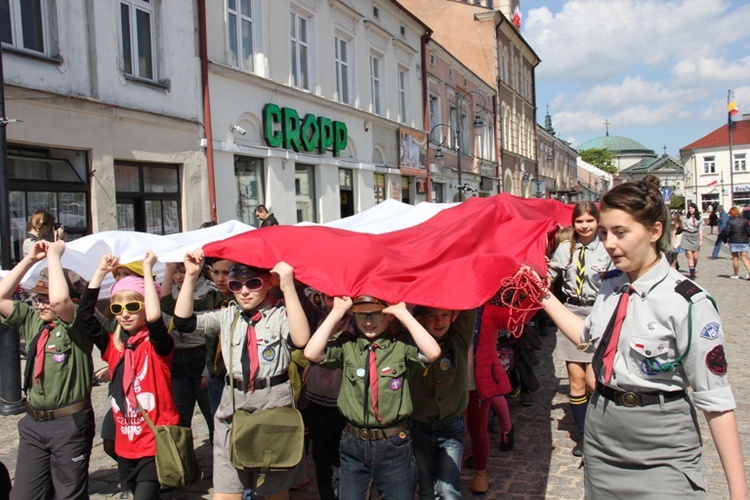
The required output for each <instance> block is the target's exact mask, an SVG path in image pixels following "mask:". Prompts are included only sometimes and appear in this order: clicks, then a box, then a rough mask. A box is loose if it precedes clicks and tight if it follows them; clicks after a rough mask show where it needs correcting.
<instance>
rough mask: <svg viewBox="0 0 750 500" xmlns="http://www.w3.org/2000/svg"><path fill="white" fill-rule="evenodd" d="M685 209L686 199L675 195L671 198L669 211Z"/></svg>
mask: <svg viewBox="0 0 750 500" xmlns="http://www.w3.org/2000/svg"><path fill="white" fill-rule="evenodd" d="M683 208H685V197H684V196H682V195H679V194H673V195H672V196H671V197H670V198H669V209H670V210H682V209H683Z"/></svg>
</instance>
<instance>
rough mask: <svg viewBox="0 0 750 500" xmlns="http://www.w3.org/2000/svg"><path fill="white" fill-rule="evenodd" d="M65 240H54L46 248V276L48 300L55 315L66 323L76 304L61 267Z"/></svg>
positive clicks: (69, 319)
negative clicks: (47, 280)
mask: <svg viewBox="0 0 750 500" xmlns="http://www.w3.org/2000/svg"><path fill="white" fill-rule="evenodd" d="M64 253H65V242H64V241H63V240H56V241H55V242H54V243H50V245H49V247H48V248H47V276H48V277H49V302H50V307H52V310H53V311H55V314H57V317H58V318H60V319H61V320H63V321H65V322H66V323H70V322H71V321H73V319H74V318H75V315H76V305H75V303H74V302H73V300H71V298H70V289H69V288H68V282H67V280H66V279H65V274H64V273H63V267H62V262H61V259H62V256H63V254H64Z"/></svg>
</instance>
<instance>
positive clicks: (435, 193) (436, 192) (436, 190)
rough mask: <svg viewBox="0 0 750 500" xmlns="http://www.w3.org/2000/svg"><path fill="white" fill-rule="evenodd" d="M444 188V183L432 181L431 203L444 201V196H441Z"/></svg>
mask: <svg viewBox="0 0 750 500" xmlns="http://www.w3.org/2000/svg"><path fill="white" fill-rule="evenodd" d="M444 190H445V184H441V183H439V182H433V183H432V197H431V198H430V199H431V200H432V203H445V198H444V197H443V192H444Z"/></svg>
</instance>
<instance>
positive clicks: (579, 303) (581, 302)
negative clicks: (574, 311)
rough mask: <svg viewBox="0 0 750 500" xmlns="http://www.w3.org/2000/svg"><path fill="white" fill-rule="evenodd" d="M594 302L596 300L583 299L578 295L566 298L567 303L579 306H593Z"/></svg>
mask: <svg viewBox="0 0 750 500" xmlns="http://www.w3.org/2000/svg"><path fill="white" fill-rule="evenodd" d="M594 302H596V300H583V299H579V298H578V297H568V298H567V299H565V303H566V304H573V305H574V306H578V307H591V306H593V305H594Z"/></svg>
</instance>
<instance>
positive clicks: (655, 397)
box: [596, 382, 685, 408]
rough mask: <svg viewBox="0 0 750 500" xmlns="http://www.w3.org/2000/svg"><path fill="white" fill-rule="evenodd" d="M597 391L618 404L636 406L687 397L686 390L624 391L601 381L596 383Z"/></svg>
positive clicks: (629, 406)
mask: <svg viewBox="0 0 750 500" xmlns="http://www.w3.org/2000/svg"><path fill="white" fill-rule="evenodd" d="M596 391H597V392H598V393H599V394H601V395H602V396H603V397H604V398H606V399H609V400H610V401H612V402H613V403H614V404H616V405H617V406H624V407H626V408H634V407H636V406H649V405H655V404H659V403H661V402H662V400H663V401H664V402H665V403H668V402H670V401H674V400H676V399H682V398H684V397H685V391H674V392H630V391H627V392H624V391H618V390H617V389H612V388H611V387H607V386H606V385H604V384H602V383H601V382H597V383H596Z"/></svg>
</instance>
